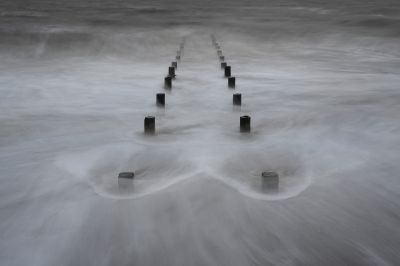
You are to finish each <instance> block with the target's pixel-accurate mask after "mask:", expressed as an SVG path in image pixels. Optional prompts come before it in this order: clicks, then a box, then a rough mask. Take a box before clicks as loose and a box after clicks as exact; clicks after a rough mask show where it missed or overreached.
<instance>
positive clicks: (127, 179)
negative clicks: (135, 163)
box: [118, 172, 135, 188]
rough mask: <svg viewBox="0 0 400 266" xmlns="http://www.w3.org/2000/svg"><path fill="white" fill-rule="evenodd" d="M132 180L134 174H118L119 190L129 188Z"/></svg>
mask: <svg viewBox="0 0 400 266" xmlns="http://www.w3.org/2000/svg"><path fill="white" fill-rule="evenodd" d="M134 178H135V173H134V172H121V173H119V174H118V186H119V187H120V188H131V187H132V185H133V179H134Z"/></svg>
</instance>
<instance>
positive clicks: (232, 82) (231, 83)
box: [228, 77, 236, 88]
mask: <svg viewBox="0 0 400 266" xmlns="http://www.w3.org/2000/svg"><path fill="white" fill-rule="evenodd" d="M235 83H236V78H235V77H229V78H228V87H229V88H235V86H236V84H235Z"/></svg>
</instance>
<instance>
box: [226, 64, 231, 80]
mask: <svg viewBox="0 0 400 266" xmlns="http://www.w3.org/2000/svg"><path fill="white" fill-rule="evenodd" d="M230 76H231V67H230V66H226V67H225V77H227V78H228V77H230Z"/></svg>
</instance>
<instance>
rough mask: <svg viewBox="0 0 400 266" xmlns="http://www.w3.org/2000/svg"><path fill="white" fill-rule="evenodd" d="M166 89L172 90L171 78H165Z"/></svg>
mask: <svg viewBox="0 0 400 266" xmlns="http://www.w3.org/2000/svg"><path fill="white" fill-rule="evenodd" d="M164 87H165V88H166V89H170V88H172V78H171V77H170V76H167V77H165V78H164Z"/></svg>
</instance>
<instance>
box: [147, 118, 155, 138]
mask: <svg viewBox="0 0 400 266" xmlns="http://www.w3.org/2000/svg"><path fill="white" fill-rule="evenodd" d="M155 132H156V118H155V117H154V116H146V117H145V118H144V133H145V134H149V135H152V134H154V133H155Z"/></svg>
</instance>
